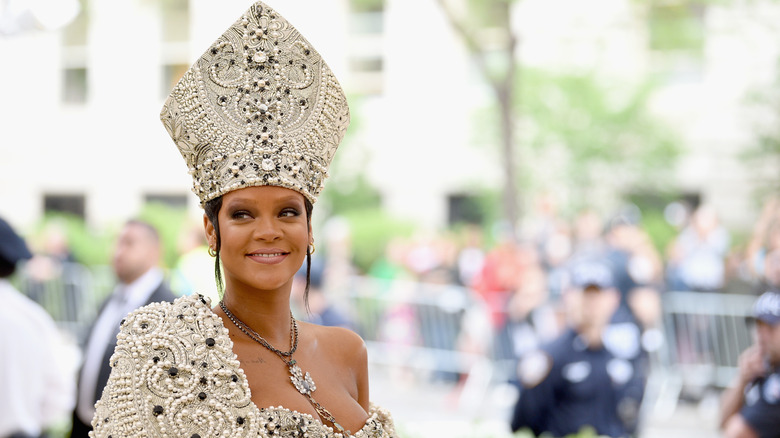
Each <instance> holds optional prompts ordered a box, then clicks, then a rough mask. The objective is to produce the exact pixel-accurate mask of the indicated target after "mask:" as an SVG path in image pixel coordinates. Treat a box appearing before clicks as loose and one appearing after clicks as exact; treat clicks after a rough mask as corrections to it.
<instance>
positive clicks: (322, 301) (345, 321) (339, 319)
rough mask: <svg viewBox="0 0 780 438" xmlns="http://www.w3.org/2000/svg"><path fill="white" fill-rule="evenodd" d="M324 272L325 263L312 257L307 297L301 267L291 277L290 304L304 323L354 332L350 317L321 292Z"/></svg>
mask: <svg viewBox="0 0 780 438" xmlns="http://www.w3.org/2000/svg"><path fill="white" fill-rule="evenodd" d="M325 271H326V269H325V263H324V262H322V260H321V259H319V258H314V257H312V263H311V268H310V269H309V281H308V284H309V291H308V295H307V294H305V292H306V267H305V266H301V269H299V270H298V272H297V273H296V274H295V277H293V287H292V303H293V304H294V306H295V307H296V309H297V310H298V312H299V313H300V314H302V315H304V317H303V320H304V321H307V322H310V323H312V324H317V325H324V326H328V327H343V328H346V329H350V330H355V323H354V321H353V320H352V318H351V317H350V315H348V314H347V313H346V312H344V311H342V310H341V309H340V308H339V307H338V306H336V305H335V303H333V302H332V301H331V300H330V298H328V296H327V295H326V294H325V291H324V290H323V285H324V284H325Z"/></svg>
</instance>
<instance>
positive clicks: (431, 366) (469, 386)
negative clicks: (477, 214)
mask: <svg viewBox="0 0 780 438" xmlns="http://www.w3.org/2000/svg"><path fill="white" fill-rule="evenodd" d="M343 298H344V300H343V304H344V305H345V310H347V312H348V313H349V314H350V316H351V317H352V319H353V321H355V330H356V331H357V332H358V333H359V334H360V335H361V336H362V337H363V339H364V340H365V342H366V346H367V348H368V353H369V361H370V362H371V363H372V364H375V365H382V366H387V367H396V368H405V369H410V370H414V371H416V372H418V373H420V375H424V376H426V377H427V378H429V379H430V380H439V381H449V382H456V381H461V382H462V383H463V385H464V392H466V393H468V394H469V396H479V395H484V394H485V392H486V391H487V390H488V386H489V385H490V384H491V382H492V380H493V367H492V362H491V361H490V359H489V358H488V355H489V353H490V352H489V351H486V352H484V354H483V353H482V352H474V351H469V350H468V349H466V348H463V345H464V340H466V339H467V338H468V337H469V336H472V335H473V333H471V332H470V331H471V328H470V324H471V322H472V321H475V320H479V319H480V317H481V313H482V309H483V307H482V306H481V303H480V302H479V301H478V300H476V299H475V298H474V296H473V294H472V293H471V291H470V290H469V289H467V288H465V287H462V286H458V285H449V284H431V283H420V282H413V281H404V280H392V281H391V280H381V279H375V278H368V277H360V276H354V277H351V278H350V280H349V287H348V292H347V293H346V295H345V296H344V297H343ZM484 318H487V314H485V315H484ZM477 324H478V323H477Z"/></svg>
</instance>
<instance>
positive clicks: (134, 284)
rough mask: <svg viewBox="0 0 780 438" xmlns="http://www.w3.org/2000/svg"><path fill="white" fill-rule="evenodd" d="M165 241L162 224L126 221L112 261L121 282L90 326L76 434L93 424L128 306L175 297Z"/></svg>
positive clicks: (75, 417)
mask: <svg viewBox="0 0 780 438" xmlns="http://www.w3.org/2000/svg"><path fill="white" fill-rule="evenodd" d="M161 259H162V246H161V242H160V236H159V234H158V232H157V230H156V229H155V228H154V227H153V226H152V225H150V224H148V223H146V222H142V221H140V220H135V219H133V220H130V221H128V222H126V223H125V225H124V226H123V227H122V229H121V231H120V233H119V236H118V238H117V241H116V246H115V248H114V254H113V260H112V267H113V269H114V273H115V275H116V278H117V281H118V283H117V285H116V287H115V288H114V290H113V292H112V293H111V295H110V296H109V297H108V298H107V299H106V301H105V302H104V303H103V304H102V306H101V308H100V311H99V312H98V316H97V318H96V319H95V322H94V324H93V326H92V328H91V329H90V332H89V336H88V338H87V343H86V347H85V349H84V362H83V364H82V366H81V370H80V371H79V379H78V386H77V393H76V409H75V410H74V412H73V425H72V430H71V438H81V437H86V436H87V434H88V433H89V431H90V430H92V427H91V426H90V423H91V422H92V418H93V416H94V415H95V402H96V401H97V400H98V399H99V398H100V395H101V394H102V393H103V388H104V387H105V386H106V383H107V382H108V378H109V374H110V373H111V366H110V364H109V358H110V357H111V355H112V353H113V352H114V348H115V347H116V344H117V334H118V333H119V329H120V322H121V321H122V320H123V318H125V315H127V314H128V313H129V312H131V311H133V310H135V309H137V308H139V307H141V306H143V305H146V304H149V303H154V302H158V301H173V300H174V298H175V296H174V294H173V292H171V290H170V289H169V288H168V286H167V285H166V283H165V281H164V276H163V271H162V269H160V267H159V266H160V261H161Z"/></svg>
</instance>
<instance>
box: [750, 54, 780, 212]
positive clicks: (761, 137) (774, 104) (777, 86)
mask: <svg viewBox="0 0 780 438" xmlns="http://www.w3.org/2000/svg"><path fill="white" fill-rule="evenodd" d="M777 69H778V70H780V59H778V62H777ZM747 101H748V106H749V107H751V109H753V110H754V111H756V113H757V114H760V115H761V120H760V122H759V121H755V122H754V131H755V133H756V137H755V138H756V139H755V143H754V144H753V145H752V146H751V147H749V148H747V149H746V150H745V151H744V152H743V153H742V154H741V155H740V159H741V160H742V161H743V162H744V163H745V164H747V165H748V166H755V167H756V168H757V169H765V168H767V167H769V168H770V169H775V170H774V171H769V172H767V174H761V176H762V178H761V179H760V180H758V181H756V183H757V185H758V189H757V193H756V194H755V195H756V198H757V199H758V200H759V204H760V201H761V200H763V199H766V198H768V197H769V196H773V195H777V193H780V74H778V75H777V77H775V80H774V83H773V84H772V86H771V87H766V86H762V87H760V88H759V89H756V90H754V91H753V92H752V93H750V94H749V95H748V97H747ZM764 176H769V177H768V178H764Z"/></svg>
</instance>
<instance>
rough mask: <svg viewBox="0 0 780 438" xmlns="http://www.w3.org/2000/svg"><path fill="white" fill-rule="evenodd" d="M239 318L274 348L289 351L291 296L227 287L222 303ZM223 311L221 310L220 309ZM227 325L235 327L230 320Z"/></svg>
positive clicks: (276, 292)
mask: <svg viewBox="0 0 780 438" xmlns="http://www.w3.org/2000/svg"><path fill="white" fill-rule="evenodd" d="M222 301H223V302H224V303H225V306H226V307H227V308H228V310H229V311H230V313H232V314H233V315H234V316H235V318H237V319H239V320H240V321H241V322H243V323H244V324H246V325H248V326H249V327H250V328H251V329H252V330H254V331H255V332H257V334H259V335H260V336H262V337H263V338H265V339H266V340H267V341H268V342H269V343H271V344H272V345H273V346H274V347H276V348H279V349H281V350H289V347H290V346H289V345H288V344H289V343H290V323H291V318H292V316H291V314H290V293H289V290H288V291H287V293H281V291H274V292H271V291H258V290H253V291H251V292H249V293H247V292H246V291H243V290H241V289H240V288H231V287H230V285H227V287H226V289H225V295H224V298H223V300H222ZM220 310H221V309H220ZM225 324H226V326H227V325H233V323H232V322H231V321H230V320H229V319H228V320H225Z"/></svg>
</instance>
